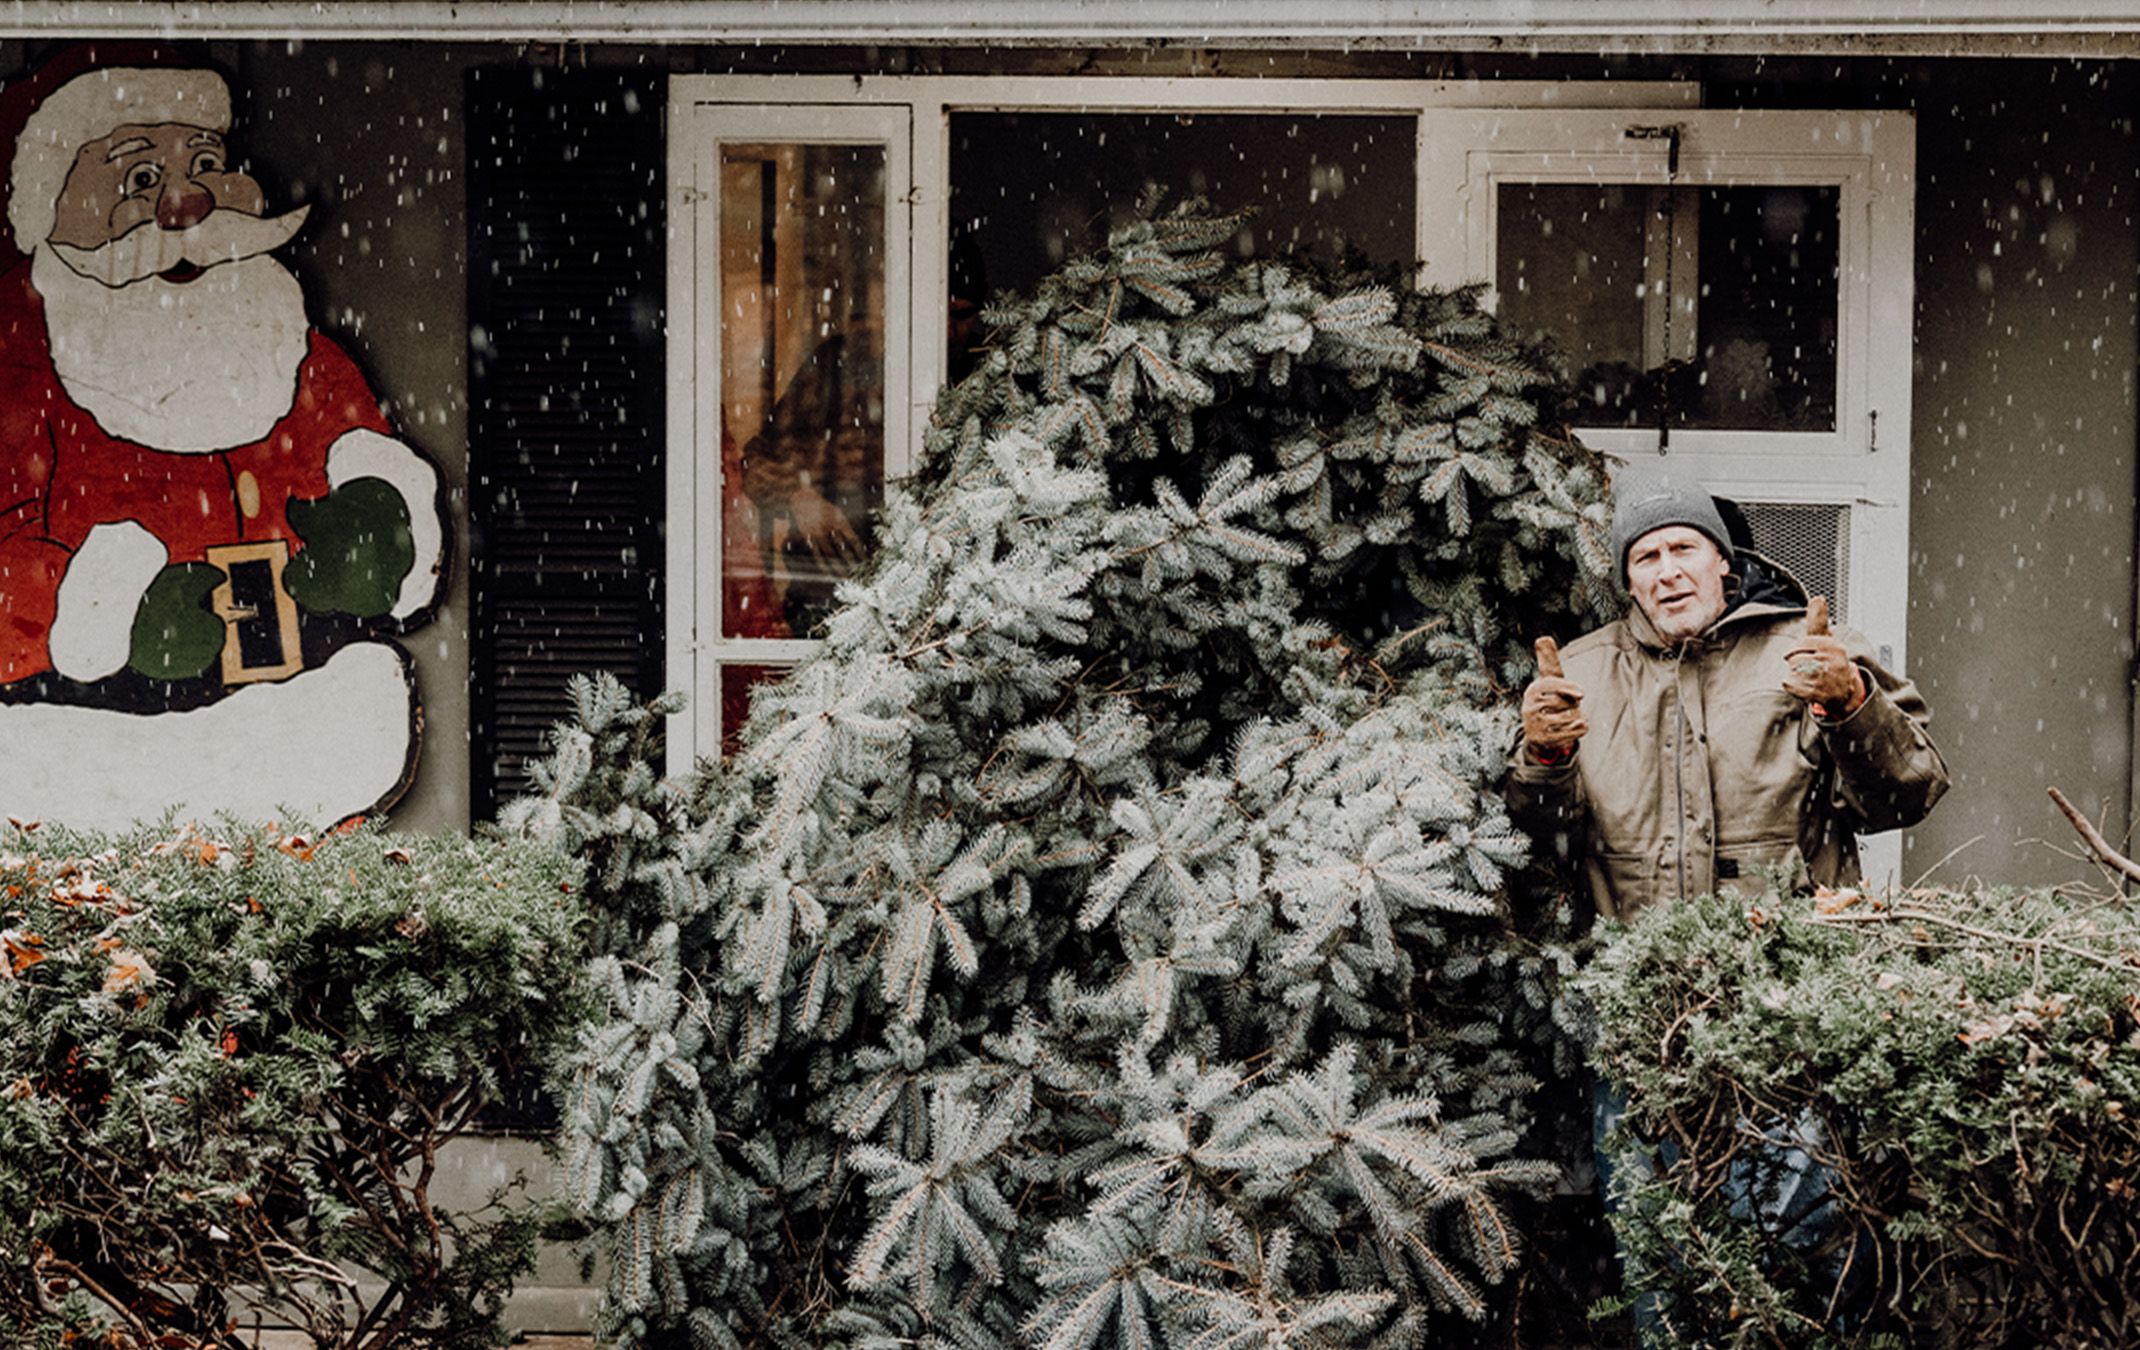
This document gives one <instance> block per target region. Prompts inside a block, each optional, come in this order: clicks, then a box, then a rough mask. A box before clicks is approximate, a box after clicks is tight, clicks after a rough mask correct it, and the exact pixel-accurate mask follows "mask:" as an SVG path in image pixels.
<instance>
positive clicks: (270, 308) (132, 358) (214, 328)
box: [30, 247, 306, 454]
mask: <svg viewBox="0 0 2140 1350" xmlns="http://www.w3.org/2000/svg"><path fill="white" fill-rule="evenodd" d="M30 281H31V284H32V285H34V286H35V287H36V288H37V293H38V295H39V296H41V297H42V298H43V300H44V304H45V333H46V335H47V336H48V337H49V339H50V340H51V343H52V365H53V368H54V369H55V370H56V371H58V373H59V382H60V384H61V385H62V386H63V387H64V388H65V389H66V391H67V394H68V396H69V397H71V398H72V399H73V400H74V401H75V402H76V403H78V404H80V405H81V406H82V408H83V410H84V411H86V412H88V413H89V415H90V416H92V417H94V418H95V419H96V420H97V425H98V426H100V427H102V428H104V430H105V431H106V432H107V433H108V434H110V435H112V436H116V437H119V438H120V439H122V440H131V441H136V442H138V443H140V444H142V445H147V446H152V447H154V448H155V449H158V450H176V451H185V452H188V453H195V454H202V453H207V452H211V451H215V450H228V449H230V448H232V447H234V446H240V445H249V444H251V443H252V442H254V441H257V440H259V439H260V438H261V437H263V436H265V435H267V433H268V432H269V430H270V429H272V428H273V427H274V425H275V423H277V422H278V421H280V420H281V419H282V416H283V414H285V413H287V412H289V410H290V404H291V401H292V400H293V399H294V398H295V397H296V395H297V369H298V367H299V366H300V365H302V364H303V362H304V359H305V350H306V325H305V297H304V292H303V291H302V290H300V289H299V288H298V285H297V278H295V277H293V276H291V275H290V271H289V269H288V268H286V267H284V266H283V265H282V264H281V263H279V262H277V261H276V260H275V259H274V258H272V257H270V256H267V255H265V254H261V255H257V256H255V257H251V258H244V259H241V260H239V261H236V262H226V263H218V264H217V265H216V266H214V267H211V268H209V269H208V270H207V271H206V272H203V273H202V274H201V275H200V276H198V277H196V278H195V279H194V280H192V281H190V282H186V283H184V284H177V283H173V282H169V281H165V280H163V279H162V278H161V277H149V278H146V279H144V280H141V281H136V282H133V283H132V284H130V285H126V286H119V287H112V286H106V285H105V284H104V283H102V282H100V281H94V280H91V279H90V278H88V277H84V276H82V275H81V274H79V273H78V272H76V271H75V270H74V269H73V268H71V267H69V266H67V264H66V263H64V262H62V261H61V260H60V259H59V258H58V257H56V256H55V255H54V254H53V252H52V250H51V249H50V248H44V247H41V248H39V249H38V250H37V254H36V257H35V258H34V259H32V261H31V263H30Z"/></svg>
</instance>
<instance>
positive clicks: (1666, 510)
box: [1612, 469, 1733, 586]
mask: <svg viewBox="0 0 2140 1350" xmlns="http://www.w3.org/2000/svg"><path fill="white" fill-rule="evenodd" d="M1612 490H1613V504H1612V553H1613V557H1614V558H1615V559H1617V560H1618V562H1619V567H1620V584H1621V585H1623V586H1625V585H1626V584H1627V551H1628V550H1629V549H1630V548H1633V547H1634V545H1635V541H1636V540H1637V539H1640V538H1641V537H1642V536H1643V535H1645V534H1648V533H1649V532H1650V531H1651V530H1661V529H1663V528H1664V527H1665V526H1667V525H1687V526H1691V527H1693V528H1694V529H1697V530H1700V531H1701V532H1702V533H1703V534H1706V535H1708V536H1709V538H1710V539H1711V540H1713V541H1714V542H1715V543H1716V546H1717V549H1718V550H1719V551H1720V552H1722V553H1723V555H1724V560H1725V561H1726V562H1730V561H1731V560H1732V558H1733V554H1732V549H1731V533H1730V531H1728V530H1726V529H1725V528H1724V517H1722V516H1721V515H1718V514H1717V509H1716V503H1715V502H1714V501H1712V500H1710V497H1709V494H1708V493H1706V492H1704V491H1702V490H1701V489H1700V488H1698V487H1696V486H1694V485H1693V484H1691V483H1681V482H1677V481H1675V480H1673V479H1670V478H1664V477H1660V476H1659V475H1657V474H1651V473H1643V472H1641V471H1639V470H1635V469H1630V470H1628V471H1626V472H1625V473H1622V474H1621V475H1620V476H1619V477H1618V478H1616V479H1615V480H1614V481H1613V485H1612Z"/></svg>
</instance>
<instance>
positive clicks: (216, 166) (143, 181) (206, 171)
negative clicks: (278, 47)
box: [51, 122, 267, 249]
mask: <svg viewBox="0 0 2140 1350" xmlns="http://www.w3.org/2000/svg"><path fill="white" fill-rule="evenodd" d="M266 209H267V199H266V197H265V196H264V194H262V192H261V191H260V185H259V184H258V183H256V182H254V181H253V179H252V177H251V176H250V175H248V174H243V173H239V172H237V171H236V170H234V169H232V168H231V167H230V166H229V160H228V158H227V152H226V151H225V149H224V145H223V137H222V135H221V134H220V133H218V132H214V131H210V130H208V129H207V128H205V127H190V126H185V125H183V124H181V123H177V122H165V123H161V124H159V125H156V126H123V127H120V128H119V129H118V130H116V131H114V132H112V133H111V135H109V136H106V137H104V138H103V139H101V140H95V141H91V142H90V143H89V144H87V145H85V146H83V147H82V148H81V151H80V152H79V153H77V154H76V155H75V158H74V168H73V169H72V170H70V171H69V173H68V175H67V186H66V187H65V188H64V189H63V190H62V191H61V192H60V196H59V201H58V202H57V203H56V214H55V217H54V220H53V224H52V234H51V238H52V240H53V242H55V243H60V244H70V245H72V246H74V247H75V248H81V249H95V248H101V247H102V246H103V245H105V244H108V243H110V242H112V241H113V240H115V239H118V238H120V237H121V236H123V235H125V234H126V233H128V232H129V231H131V230H134V229H136V228H138V227H139V226H141V225H143V224H144V223H148V222H154V223H155V224H156V225H157V226H158V227H159V228H162V229H166V230H183V229H186V228H188V227H189V226H193V225H197V224H199V223H200V222H201V221H202V220H204V219H206V218H207V217H208V215H209V213H210V212H213V211H219V210H223V211H238V212H242V213H243V214H245V215H249V216H258V215H260V214H261V213H262V212H263V211H265V210H266Z"/></svg>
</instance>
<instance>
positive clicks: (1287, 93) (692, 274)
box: [666, 75, 1700, 773]
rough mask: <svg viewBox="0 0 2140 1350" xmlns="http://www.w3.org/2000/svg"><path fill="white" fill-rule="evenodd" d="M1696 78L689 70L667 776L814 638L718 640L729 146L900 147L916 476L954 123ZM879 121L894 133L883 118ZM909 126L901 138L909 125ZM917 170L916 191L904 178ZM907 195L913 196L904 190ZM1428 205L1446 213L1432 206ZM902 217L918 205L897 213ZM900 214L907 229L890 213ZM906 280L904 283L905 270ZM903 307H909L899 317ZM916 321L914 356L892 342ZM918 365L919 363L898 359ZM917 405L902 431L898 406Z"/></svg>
mask: <svg viewBox="0 0 2140 1350" xmlns="http://www.w3.org/2000/svg"><path fill="white" fill-rule="evenodd" d="M1699 96H1700V90H1699V88H1698V86H1696V85H1694V84H1691V83H1683V82H1617V81H1596V82H1589V81H1555V80H1505V81H1479V80H1449V81H1398V80H1303V79H1273V80H1249V79H1239V78H1222V77H1208V78H1199V77H1178V78H1167V79H1154V80H1144V79H1135V78H1128V77H1081V76H1030V77H1028V76H863V77H859V78H858V77H850V76H817V75H794V76H785V75H751V76H722V75H679V76H674V77H672V78H671V80H670V83H669V108H668V112H669V118H668V135H669V152H668V165H669V266H668V362H669V374H668V400H669V409H668V444H669V454H668V492H669V498H668V499H669V503H670V505H669V509H668V546H667V554H666V556H667V569H668V570H667V578H668V580H667V586H668V602H667V605H668V613H667V616H666V632H667V638H668V656H667V664H668V686H669V687H670V688H676V689H684V690H688V691H689V692H690V694H691V700H690V704H689V706H688V707H687V708H686V709H685V710H684V711H683V712H681V713H679V714H677V715H676V716H675V717H674V718H673V719H672V721H671V724H670V727H669V734H668V746H669V751H668V766H669V769H670V771H671V772H672V773H681V772H684V771H686V770H688V769H689V768H690V766H691V764H692V763H693V761H694V760H695V759H697V758H699V757H702V756H711V755H717V754H719V753H720V746H721V725H720V707H721V705H720V670H721V667H722V665H723V664H725V663H731V662H753V663H759V662H762V663H765V664H774V665H777V664H784V663H787V662H792V661H795V660H799V659H801V658H802V657H803V656H805V655H807V654H808V653H809V652H810V651H811V650H813V649H814V647H815V645H816V644H815V643H812V642H809V641H804V640H786V639H784V640H771V639H734V638H727V639H724V638H721V637H720V636H719V633H720V624H719V617H720V616H719V612H718V605H719V596H720V593H721V591H720V585H721V576H720V567H721V547H720V519H721V512H720V387H719V382H720V361H719V356H720V352H719V346H718V342H719V328H718V324H717V323H709V322H705V321H704V320H706V319H707V318H708V317H711V316H718V315H719V313H720V308H719V303H720V299H719V275H718V261H719V260H718V240H719V222H718V220H717V218H716V216H715V212H716V210H717V209H718V202H719V194H718V191H717V188H718V183H717V182H714V181H713V180H712V179H711V176H710V175H711V172H712V166H713V165H714V163H715V156H714V151H715V147H716V146H717V145H718V144H719V143H720V142H721V141H726V140H754V141H769V140H770V141H781V140H786V141H798V140H808V141H816V142H820V143H822V142H825V141H846V142H853V141H858V140H869V139H873V138H875V137H877V136H880V135H881V136H885V137H890V138H892V140H891V141H889V142H887V143H888V145H890V146H891V148H892V150H893V152H894V153H893V154H892V156H891V158H890V159H889V160H888V162H887V164H888V168H889V169H890V171H891V177H890V178H889V179H888V182H887V187H886V191H887V202H886V207H887V210H886V216H887V231H888V233H891V232H892V231H894V230H895V229H896V230H897V231H899V233H898V234H897V235H896V236H895V238H897V239H898V240H899V243H898V246H896V247H894V246H892V245H891V244H890V243H888V245H887V247H888V252H887V255H886V263H887V274H886V287H887V291H888V293H889V294H890V295H891V296H893V297H894V299H892V300H888V302H887V314H886V334H887V341H886V355H887V362H886V376H885V378H886V385H885V401H886V417H885V423H886V425H885V475H886V478H887V479H892V478H896V477H898V476H900V475H902V474H904V473H905V472H907V471H908V469H909V467H910V464H911V455H912V451H913V449H914V447H918V446H919V445H920V444H921V434H922V430H923V428H924V427H925V426H926V425H927V424H928V419H929V413H930V410H931V409H932V407H933V406H934V403H935V398H936V393H937V390H938V389H939V388H940V387H941V385H942V383H943V380H944V372H945V350H944V327H945V325H944V319H945V313H944V309H945V286H946V284H947V282H946V278H945V275H944V263H945V260H946V258H947V256H948V254H949V249H950V236H951V213H950V172H951V116H952V114H953V113H959V112H977V111H999V112H1000V111H1021V112H1039V111H1050V110H1053V111H1066V112H1080V113H1104V112H1154V111H1183V112H1236V113H1253V114H1263V115H1285V114H1289V113H1308V114H1314V113H1330V114H1348V113H1349V114H1360V113H1365V114H1382V115H1406V116H1414V117H1418V118H1420V119H1421V126H1422V131H1421V135H1420V138H1419V145H1420V148H1421V152H1422V154H1424V153H1425V151H1426V149H1427V141H1428V134H1427V132H1426V130H1425V127H1426V125H1427V118H1428V115H1429V114H1430V113H1447V112H1449V111H1452V110H1459V109H1497V110H1502V111H1501V112H1498V113H1496V114H1495V115H1496V116H1502V115H1506V110H1510V109H1554V108H1559V109H1577V108H1593V109H1607V108H1645V109H1658V108H1663V109H1667V110H1671V111H1672V114H1673V115H1674V116H1678V115H1682V114H1684V113H1685V112H1688V111H1691V110H1692V109H1693V107H1694V105H1695V104H1696V103H1697V102H1698V101H1699ZM870 117H881V118H882V119H884V120H883V121H881V122H877V121H869V120H867V119H868V118H870ZM902 125H903V126H904V127H905V128H906V130H905V131H904V132H901V131H900V130H899V127H900V126H902ZM902 175H903V176H904V183H903V184H902ZM1414 186H1415V191H1416V192H1417V193H1418V202H1417V209H1416V210H1415V213H1414V215H1415V219H1416V221H1417V226H1416V239H1415V242H1416V244H1417V246H1418V251H1419V254H1420V256H1422V257H1429V258H1431V257H1432V256H1433V252H1432V251H1433V250H1436V249H1440V248H1443V247H1445V246H1446V245H1447V243H1448V240H1447V239H1446V237H1445V236H1444V234H1443V233H1442V230H1443V225H1442V222H1441V221H1440V220H1439V219H1438V215H1437V213H1438V212H1439V211H1440V209H1441V205H1440V203H1437V202H1436V200H1435V198H1434V197H1433V196H1431V195H1429V190H1428V188H1427V185H1426V182H1425V179H1424V177H1419V178H1418V180H1417V181H1416V182H1415V185H1414ZM902 188H903V190H902ZM1430 205H1432V206H1434V207H1435V211H1433V212H1430V210H1429V207H1430ZM901 206H903V207H904V208H905V209H904V210H900V209H898V208H900V207H901ZM895 216H896V217H897V218H898V222H899V223H898V224H897V225H896V226H894V225H893V224H892V220H893V218H894V217H895ZM893 268H899V269H901V272H900V274H899V275H898V276H897V277H896V278H895V276H894V274H893V272H892V270H891V269H893ZM894 303H898V304H901V305H902V306H903V308H902V309H901V310H900V311H899V312H896V313H895V312H893V311H892V305H893V304H894ZM900 326H904V327H905V330H906V332H907V334H908V342H907V344H906V349H905V352H904V353H901V352H900V345H901V344H899V343H898V342H897V340H896V339H895V338H894V337H893V335H894V334H896V333H897V332H898V331H899V328H900ZM895 354H899V355H904V356H906V357H907V358H908V359H906V360H905V362H904V369H903V370H901V369H898V368H896V366H895V364H894V362H893V360H892V358H893V356H894V355H895ZM901 406H904V408H905V410H906V416H905V418H904V420H903V422H902V420H901V418H900V417H899V416H898V414H897V411H896V409H898V408H899V407H901Z"/></svg>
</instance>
